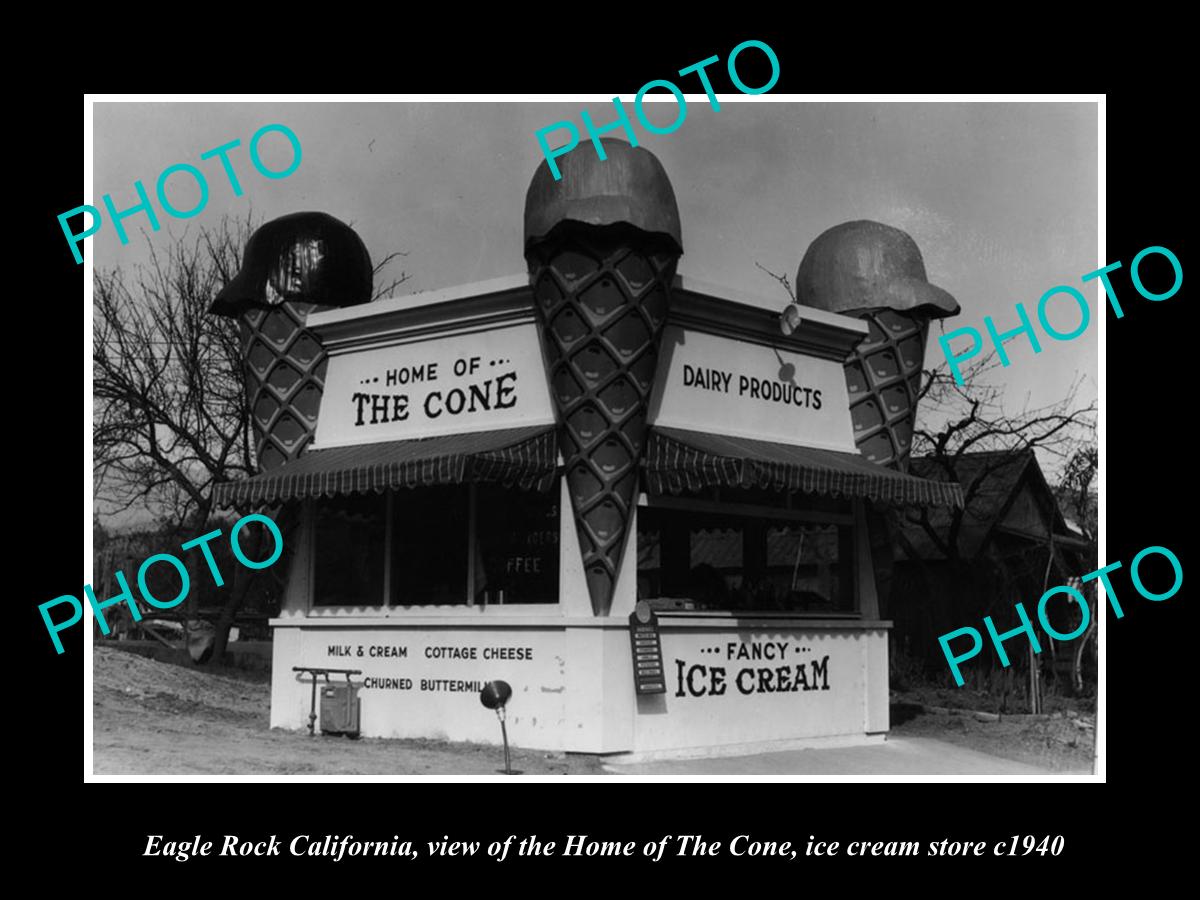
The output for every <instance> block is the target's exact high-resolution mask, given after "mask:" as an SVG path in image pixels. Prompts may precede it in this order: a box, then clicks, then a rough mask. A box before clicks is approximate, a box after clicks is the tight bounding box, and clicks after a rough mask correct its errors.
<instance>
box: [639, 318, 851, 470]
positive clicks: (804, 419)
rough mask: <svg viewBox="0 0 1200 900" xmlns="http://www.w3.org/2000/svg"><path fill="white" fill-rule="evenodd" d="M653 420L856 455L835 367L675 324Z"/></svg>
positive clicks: (670, 330) (843, 382)
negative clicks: (820, 447) (819, 447)
mask: <svg viewBox="0 0 1200 900" xmlns="http://www.w3.org/2000/svg"><path fill="white" fill-rule="evenodd" d="M663 347H664V351H663V354H662V357H663V358H662V359H661V360H660V362H659V373H658V383H657V384H656V386H655V391H656V395H655V399H654V401H653V402H652V403H651V407H650V409H651V423H652V424H655V425H666V426H671V427H676V428H687V429H691V430H694V431H705V432H712V433H714V434H724V435H729V436H732V437H748V438H754V439H757V440H774V441H779V442H781V443H787V444H795V443H803V444H805V445H807V446H810V447H811V446H823V447H827V448H829V449H831V450H842V451H847V452H851V453H853V452H855V451H854V435H853V429H852V427H851V423H850V416H849V414H848V413H847V408H848V404H849V401H848V398H847V395H846V379H845V376H844V375H843V374H842V367H841V365H839V364H838V363H836V362H833V361H831V360H825V359H816V358H814V357H809V356H803V355H801V354H799V353H796V352H795V351H794V350H791V349H784V348H780V347H769V346H764V345H762V344H751V343H747V342H745V341H736V340H732V339H730V338H725V337H719V336H717V335H713V334H708V333H707V332H701V331H692V330H689V329H685V328H681V327H678V326H674V325H672V326H668V327H667V329H666V333H665V335H664V336H663Z"/></svg>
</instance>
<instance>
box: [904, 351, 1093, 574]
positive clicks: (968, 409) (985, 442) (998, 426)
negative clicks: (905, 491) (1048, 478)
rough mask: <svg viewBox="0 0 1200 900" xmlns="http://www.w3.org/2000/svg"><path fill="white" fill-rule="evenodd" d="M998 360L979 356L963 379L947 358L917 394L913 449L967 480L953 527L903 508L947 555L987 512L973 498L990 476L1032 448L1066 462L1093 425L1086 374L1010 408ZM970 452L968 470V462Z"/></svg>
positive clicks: (954, 554) (936, 467)
mask: <svg viewBox="0 0 1200 900" xmlns="http://www.w3.org/2000/svg"><path fill="white" fill-rule="evenodd" d="M999 368H1000V364H999V362H998V361H997V360H996V359H995V358H992V359H985V360H982V361H980V362H977V363H975V364H973V365H971V366H969V367H968V368H967V369H966V371H965V372H963V375H962V383H961V384H960V383H959V382H958V381H956V380H955V379H954V377H953V376H952V375H951V373H950V371H949V367H948V366H947V365H946V364H945V363H943V364H942V365H940V366H937V367H935V368H933V369H927V370H925V372H924V373H923V374H924V380H923V382H922V386H921V390H920V392H919V393H918V395H917V402H918V406H917V427H916V428H915V429H914V432H913V456H914V457H923V458H925V459H926V460H927V461H928V463H929V465H930V466H931V467H932V469H933V471H934V472H937V473H938V474H939V475H944V476H945V477H946V478H947V480H949V481H957V482H958V483H959V484H961V485H962V489H963V507H962V508H961V509H955V510H953V511H952V513H951V515H950V523H949V527H944V526H935V524H934V523H933V522H932V521H931V517H930V510H929V509H927V508H922V509H914V508H911V507H910V508H907V509H906V510H905V513H904V516H905V520H906V521H907V522H909V523H911V524H914V525H918V526H920V528H921V529H922V531H923V532H924V533H925V534H926V536H928V538H929V539H930V541H931V542H932V543H933V545H934V546H935V547H937V548H938V550H939V551H940V552H941V553H942V554H943V555H945V557H946V558H947V559H949V560H957V559H960V558H961V557H962V550H963V548H962V547H961V542H960V538H961V537H962V535H963V533H964V526H965V525H967V524H968V523H971V522H972V520H975V521H979V517H980V516H982V515H987V514H989V511H984V510H981V509H980V507H979V505H978V504H977V503H975V500H976V498H977V497H979V496H980V495H981V494H982V493H983V492H985V491H986V490H987V488H988V487H989V486H990V484H991V482H992V480H993V479H995V478H997V477H1002V474H1003V473H1004V472H1005V470H1007V469H1009V468H1010V467H1011V466H1013V465H1014V464H1015V463H1016V462H1017V461H1018V459H1019V458H1020V457H1022V456H1024V455H1025V454H1027V453H1030V452H1036V453H1039V454H1042V456H1043V457H1044V458H1047V457H1048V458H1049V460H1050V461H1053V460H1059V461H1061V462H1063V463H1064V464H1065V463H1066V462H1067V460H1069V459H1070V458H1071V457H1072V456H1073V455H1074V454H1075V453H1076V452H1077V451H1078V450H1079V448H1080V442H1081V441H1082V440H1086V436H1087V435H1091V434H1092V433H1093V432H1094V429H1095V422H1096V403H1095V401H1092V402H1091V403H1090V404H1088V405H1086V406H1084V405H1082V404H1081V403H1080V401H1079V388H1080V386H1081V383H1082V377H1080V378H1077V379H1076V380H1075V381H1073V382H1072V383H1071V384H1070V385H1069V386H1068V387H1067V389H1066V392H1065V393H1064V395H1063V396H1062V398H1061V399H1059V400H1056V401H1054V402H1052V403H1048V404H1044V405H1042V406H1036V407H1031V406H1030V405H1029V403H1028V402H1026V403H1025V404H1023V405H1022V406H1021V407H1020V408H1019V409H1016V410H1015V411H1012V412H1010V411H1008V410H1006V409H1005V404H1004V399H1005V397H1004V388H1003V387H1001V386H999V385H997V384H995V383H992V382H990V380H989V376H990V375H991V374H992V373H994V372H995V371H996V370H997V369H999ZM984 453H986V454H987V455H986V456H982V457H981V456H980V454H984ZM968 458H969V459H970V460H971V463H970V466H969V470H968V466H967V465H964V460H965V459H968ZM968 471H969V474H968ZM981 524H982V523H981Z"/></svg>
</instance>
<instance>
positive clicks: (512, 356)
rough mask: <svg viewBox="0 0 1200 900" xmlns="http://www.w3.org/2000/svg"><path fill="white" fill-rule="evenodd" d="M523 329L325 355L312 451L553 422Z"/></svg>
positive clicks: (532, 336) (528, 331)
mask: <svg viewBox="0 0 1200 900" xmlns="http://www.w3.org/2000/svg"><path fill="white" fill-rule="evenodd" d="M553 423H554V411H553V407H552V406H551V404H550V393H549V390H548V388H547V386H546V373H545V368H544V366H543V363H542V351H541V347H540V345H539V343H538V333H537V327H536V326H535V325H531V324H525V325H514V326H511V327H508V328H497V329H494V330H492V331H488V332H481V333H476V334H465V335H456V336H454V337H445V338H437V339H435V340H430V341H421V342H420V343H412V344H402V345H399V346H394V347H383V348H380V349H375V350H362V351H358V352H355V353H348V354H342V355H338V356H333V357H331V358H330V360H329V369H328V371H327V373H326V377H325V392H324V395H323V396H322V398H321V413H320V417H319V419H318V421H317V435H316V439H315V442H314V445H313V446H314V449H315V448H317V447H320V448H325V447H340V446H346V445H349V444H367V443H373V442H377V441H399V440H406V439H410V438H424V437H433V436H435V435H440V434H461V433H464V432H472V431H493V430H496V429H500V428H516V427H520V426H522V425H540V424H553Z"/></svg>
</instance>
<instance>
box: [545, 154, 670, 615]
mask: <svg viewBox="0 0 1200 900" xmlns="http://www.w3.org/2000/svg"><path fill="white" fill-rule="evenodd" d="M602 144H603V145H604V149H605V153H606V156H607V159H605V160H601V159H599V158H598V156H597V155H596V154H595V153H593V152H592V151H591V148H581V149H580V150H577V151H575V152H572V153H569V154H567V155H566V156H564V157H562V158H560V159H559V161H558V163H559V167H560V170H561V172H562V178H561V180H558V181H555V180H554V179H553V177H552V176H551V174H550V170H549V167H548V165H547V164H546V163H545V162H543V163H542V165H541V166H539V167H538V170H537V172H536V173H535V174H534V176H533V181H532V182H530V185H529V191H528V192H527V194H526V196H525V258H526V261H527V262H528V264H529V278H530V283H531V285H532V286H533V291H534V297H535V301H536V305H537V310H538V314H539V316H540V319H541V323H542V337H543V346H544V348H545V353H546V362H547V366H548V369H549V372H548V375H549V380H550V390H551V395H552V397H553V398H554V402H555V405H556V407H557V411H558V422H559V444H560V449H561V451H562V455H563V460H564V464H565V467H566V479H567V486H568V489H569V492H570V497H571V504H572V508H573V512H574V515H575V523H576V530H577V531H578V533H579V543H580V550H581V552H582V554H583V566H584V574H585V577H586V579H587V584H588V591H589V593H590V595H591V601H592V609H593V611H594V612H595V613H596V615H607V614H608V611H609V610H610V608H611V606H612V595H613V588H614V586H615V584H616V578H617V573H618V572H619V571H620V566H621V557H622V555H623V553H624V548H625V543H626V534H627V531H628V525H629V522H630V519H631V516H632V513H633V505H634V503H635V501H636V497H637V484H638V466H639V463H640V461H641V458H642V453H643V451H644V449H645V444H646V413H647V408H648V406H649V402H650V393H651V389H652V388H653V381H654V373H655V369H656V367H657V363H658V345H659V338H660V336H661V334H662V328H663V324H664V323H665V322H666V317H667V307H668V304H669V300H670V291H671V283H672V281H673V279H674V277H675V265H676V262H677V261H678V259H679V256H680V254H681V253H682V252H683V248H682V244H681V240H680V230H679V210H678V208H677V207H676V204H675V193H674V191H673V190H672V188H671V183H670V181H669V180H668V179H667V175H666V172H664V171H663V167H662V165H661V163H659V161H658V160H657V159H656V158H655V157H654V155H653V154H651V153H650V152H649V151H648V150H644V149H642V148H635V147H631V146H630V145H629V144H626V143H623V142H621V141H616V140H604V141H602Z"/></svg>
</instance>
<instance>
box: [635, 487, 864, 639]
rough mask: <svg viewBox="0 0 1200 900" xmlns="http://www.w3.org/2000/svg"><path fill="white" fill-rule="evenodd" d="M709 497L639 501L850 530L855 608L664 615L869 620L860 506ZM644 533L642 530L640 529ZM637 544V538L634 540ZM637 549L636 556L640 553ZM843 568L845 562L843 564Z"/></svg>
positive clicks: (715, 491)
mask: <svg viewBox="0 0 1200 900" xmlns="http://www.w3.org/2000/svg"><path fill="white" fill-rule="evenodd" d="M709 495H710V496H709V497H694V496H693V497H680V496H674V495H670V494H642V495H641V496H640V497H639V498H638V507H639V511H640V510H641V509H665V510H673V511H676V512H696V513H705V514H717V515H724V516H743V517H747V518H752V519H754V520H756V521H759V522H764V523H766V524H767V525H768V526H769V525H770V523H771V522H772V521H778V522H802V523H810V524H816V525H836V526H838V527H839V528H842V527H845V528H847V529H849V534H848V537H849V543H850V556H851V558H850V560H849V561H848V562H847V563H846V568H847V573H848V577H849V579H850V598H851V602H852V604H853V608H852V609H848V610H745V609H728V610H726V609H681V610H674V609H673V610H664V611H662V612H660V613H659V614H660V615H669V616H683V617H697V618H714V617H716V618H739V619H806V620H819V619H823V620H860V619H864V618H865V617H866V614H865V611H864V606H865V604H864V598H863V585H862V577H863V574H862V572H861V570H860V565H859V562H860V561H859V556H860V554H861V552H862V541H863V540H864V537H863V535H862V534H861V533H860V526H861V521H860V512H859V502H858V501H856V500H853V499H851V498H845V499H843V500H839V501H837V502H842V503H845V504H847V505H848V506H849V510H848V511H846V512H834V511H826V510H813V509H803V508H797V507H796V506H794V503H795V501H796V499H797V496H799V497H800V498H803V497H804V496H806V495H804V494H802V493H800V492H798V491H791V492H789V493H788V498H787V505H786V506H761V505H758V504H754V503H739V502H727V501H722V500H721V495H722V490H721V488H710V489H709ZM638 530H639V531H640V528H639V529H638ZM634 539H635V541H636V540H637V536H636V535H635V536H634ZM636 550H637V548H636V546H635V553H636ZM839 565H841V562H840V560H839Z"/></svg>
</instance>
